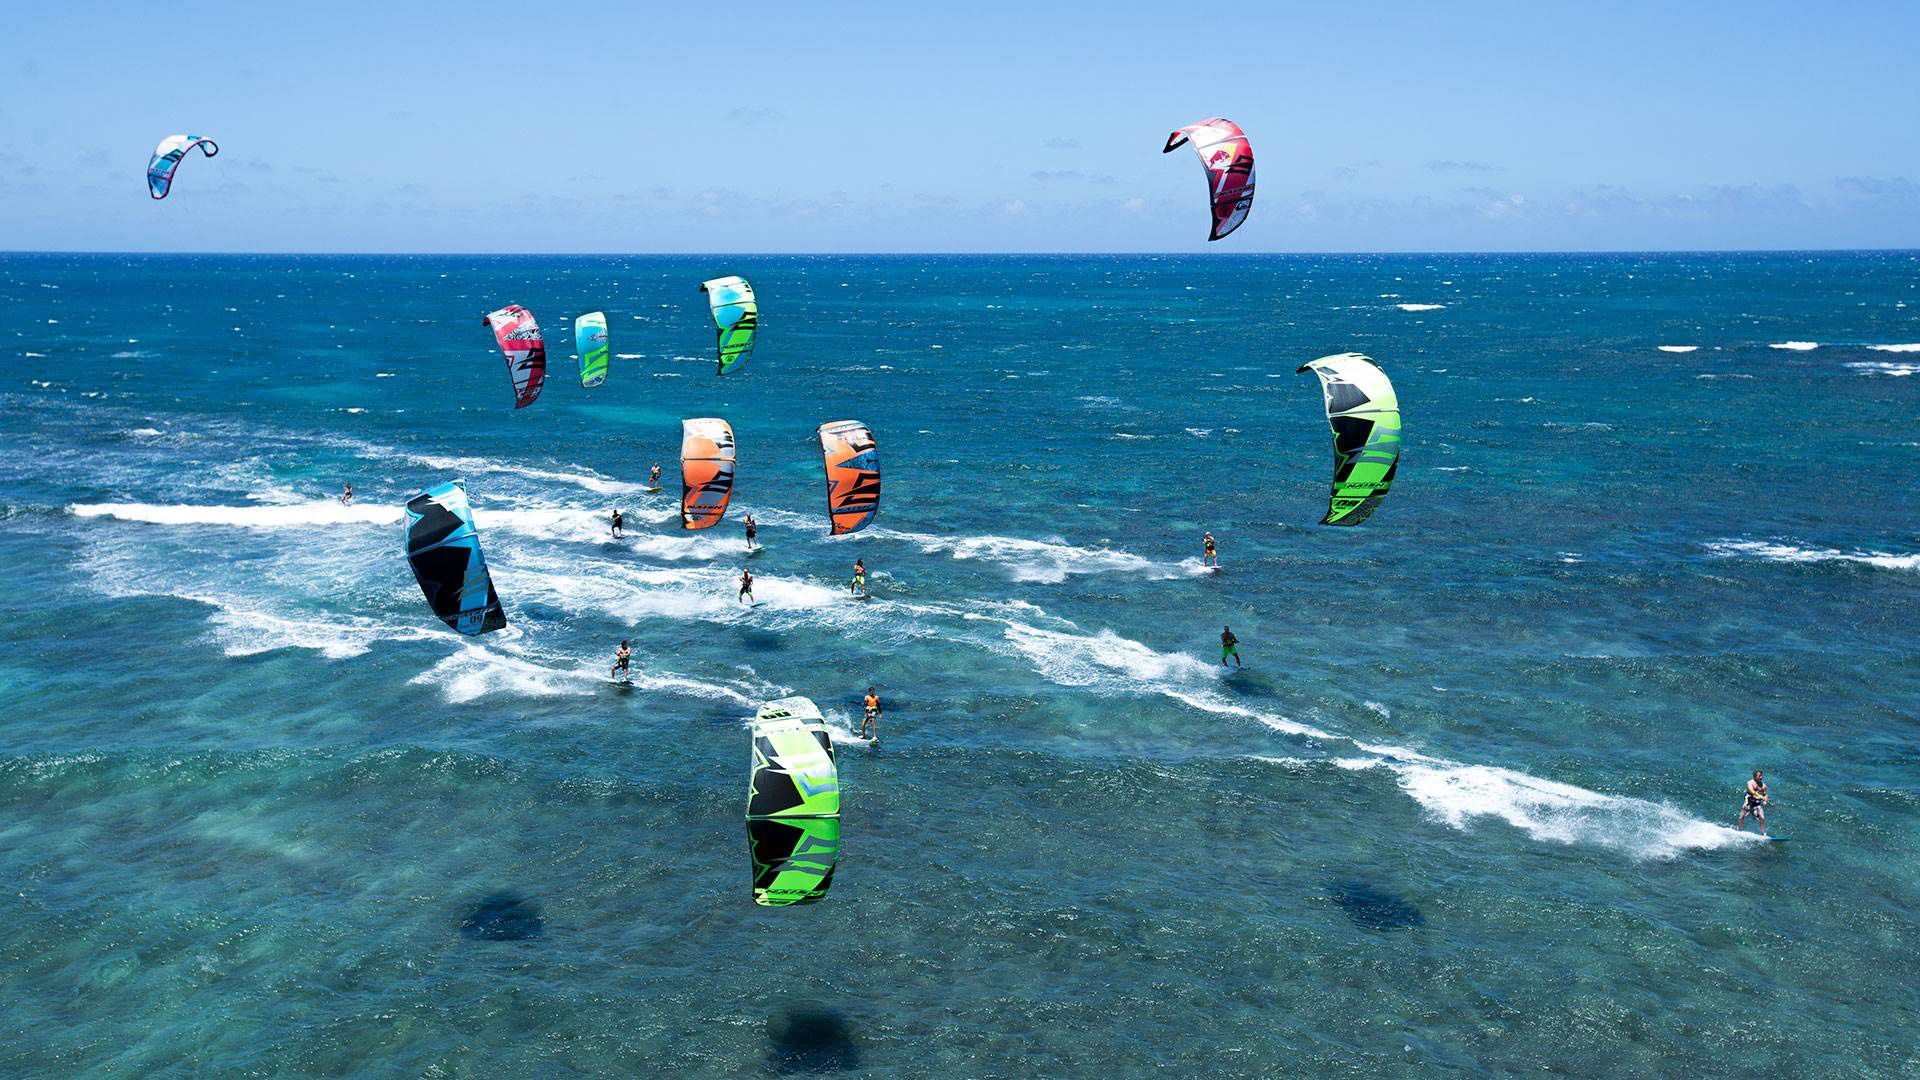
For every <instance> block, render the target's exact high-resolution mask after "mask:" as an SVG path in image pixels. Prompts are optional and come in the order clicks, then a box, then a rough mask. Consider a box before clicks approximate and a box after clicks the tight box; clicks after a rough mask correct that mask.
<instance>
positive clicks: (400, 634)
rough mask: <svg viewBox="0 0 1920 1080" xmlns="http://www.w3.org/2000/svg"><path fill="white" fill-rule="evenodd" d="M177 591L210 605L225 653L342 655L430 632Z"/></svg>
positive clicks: (343, 657)
mask: <svg viewBox="0 0 1920 1080" xmlns="http://www.w3.org/2000/svg"><path fill="white" fill-rule="evenodd" d="M177 595H181V598H182V599H187V600H195V601H198V602H200V603H203V604H208V605H211V606H212V607H214V608H216V609H217V610H215V611H214V613H213V616H212V623H213V627H214V639H215V640H216V641H217V642H219V644H220V647H221V649H222V651H224V652H225V653H226V654H227V655H228V656H252V655H254V654H256V653H263V652H272V651H274V650H275V649H312V650H314V651H316V652H318V653H320V655H322V656H325V657H326V658H327V659H329V660H346V659H350V658H352V657H355V656H359V655H360V654H361V653H364V652H366V651H367V650H369V649H371V648H373V645H374V643H375V642H378V641H418V640H421V639H424V638H429V637H432V636H435V635H434V634H433V633H432V632H431V631H430V630H427V629H425V628H422V627H413V626H396V625H392V624H387V623H381V622H379V621H377V620H374V619H368V618H363V617H360V616H351V615H329V616H321V617H315V618H300V617H294V616H287V615H280V614H276V613H274V612H271V611H267V610H264V609H263V608H260V607H254V606H250V605H249V604H248V603H245V602H241V601H236V600H232V599H229V598H224V597H216V596H207V595H191V594H177Z"/></svg>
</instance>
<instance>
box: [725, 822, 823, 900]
mask: <svg viewBox="0 0 1920 1080" xmlns="http://www.w3.org/2000/svg"><path fill="white" fill-rule="evenodd" d="M747 857H748V858H749V859H751V860H752V862H753V902H754V903H756V904H759V905H760V906H761V907H792V906H793V905H795V904H813V903H818V902H819V901H821V900H823V899H825V898H826V895H827V890H828V889H829V888H831V887H832V886H833V868H834V864H835V863H836V862H838V861H839V859H840V819H839V818H837V817H822V818H748V819H747Z"/></svg>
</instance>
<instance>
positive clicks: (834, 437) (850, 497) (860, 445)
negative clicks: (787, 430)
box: [820, 420, 880, 536]
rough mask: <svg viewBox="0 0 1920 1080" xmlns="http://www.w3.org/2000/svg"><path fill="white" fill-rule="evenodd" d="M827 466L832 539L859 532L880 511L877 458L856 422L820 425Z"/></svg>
mask: <svg viewBox="0 0 1920 1080" xmlns="http://www.w3.org/2000/svg"><path fill="white" fill-rule="evenodd" d="M820 449H821V451H822V452H823V453H824V454H825V455H826V465H827V520H828V521H829V522H831V523H832V526H833V535H835V536H838V535H840V534H841V533H850V532H858V531H860V530H861V529H863V528H865V527H866V525H867V522H869V521H872V520H873V515H874V514H875V513H877V512H879V510H880V454H879V451H878V450H877V449H875V447H874V443H873V432H872V431H871V430H870V429H869V428H868V427H867V425H865V424H863V423H861V422H860V421H858V420H835V421H833V422H832V423H828V424H821V425H820Z"/></svg>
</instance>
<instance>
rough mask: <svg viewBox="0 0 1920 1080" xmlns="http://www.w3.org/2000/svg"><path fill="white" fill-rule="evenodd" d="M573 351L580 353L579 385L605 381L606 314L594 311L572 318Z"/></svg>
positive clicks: (597, 383) (591, 384)
mask: <svg viewBox="0 0 1920 1080" xmlns="http://www.w3.org/2000/svg"><path fill="white" fill-rule="evenodd" d="M573 345H574V351H576V352H578V353H579V354H580V385H581V386H599V385H600V384H601V383H603V382H606V381H607V316H606V313H605V312H600V311H594V312H589V313H588V314H585V315H582V316H580V317H579V318H577V319H575V320H573Z"/></svg>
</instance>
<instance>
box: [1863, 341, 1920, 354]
mask: <svg viewBox="0 0 1920 1080" xmlns="http://www.w3.org/2000/svg"><path fill="white" fill-rule="evenodd" d="M1867 348H1869V349H1872V350H1873V351H1874V352H1903V353H1904V352H1920V342H1910V343H1907V344H1903V345H1869V346H1867Z"/></svg>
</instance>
